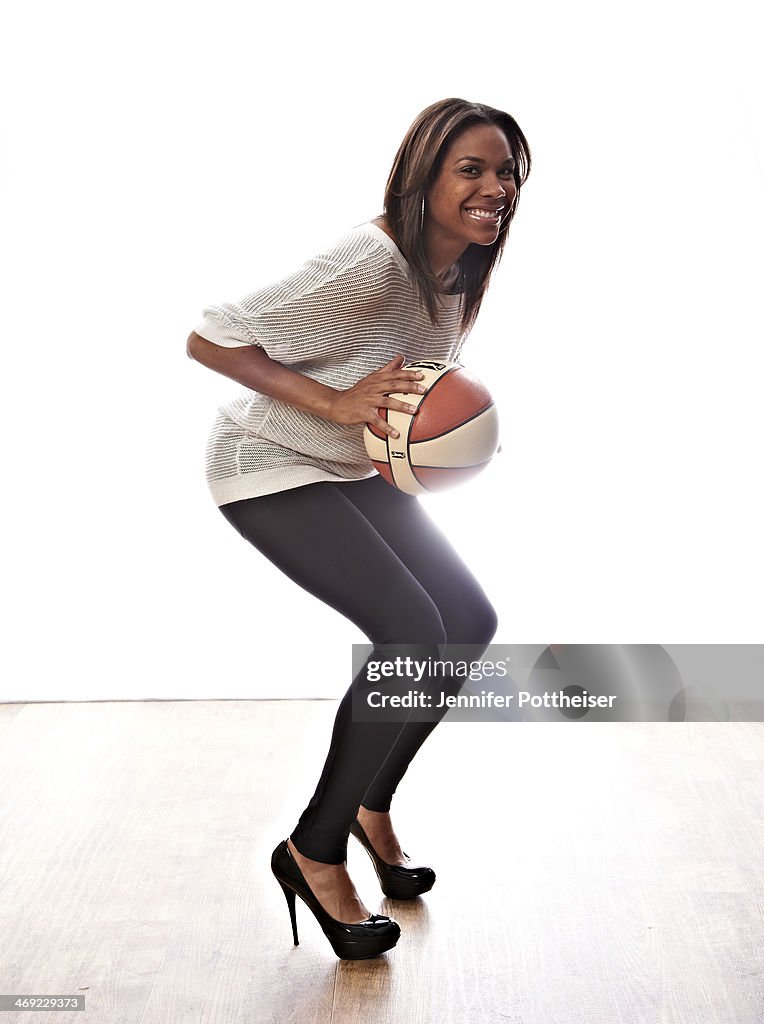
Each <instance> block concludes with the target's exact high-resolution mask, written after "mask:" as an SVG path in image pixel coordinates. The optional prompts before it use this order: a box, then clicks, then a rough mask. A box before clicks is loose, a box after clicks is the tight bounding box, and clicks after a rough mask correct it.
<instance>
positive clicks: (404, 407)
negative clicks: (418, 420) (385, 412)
mask: <svg viewBox="0 0 764 1024" xmlns="http://www.w3.org/2000/svg"><path fill="white" fill-rule="evenodd" d="M380 404H381V405H383V406H384V407H385V408H386V409H395V410H396V411H397V412H407V413H409V415H411V416H413V415H414V414H415V413H416V412H418V411H419V410H418V409H417V407H416V406H415V405H409V403H408V402H401V401H400V400H399V399H397V398H387V397H385V398H383V400H382V402H381V403H380Z"/></svg>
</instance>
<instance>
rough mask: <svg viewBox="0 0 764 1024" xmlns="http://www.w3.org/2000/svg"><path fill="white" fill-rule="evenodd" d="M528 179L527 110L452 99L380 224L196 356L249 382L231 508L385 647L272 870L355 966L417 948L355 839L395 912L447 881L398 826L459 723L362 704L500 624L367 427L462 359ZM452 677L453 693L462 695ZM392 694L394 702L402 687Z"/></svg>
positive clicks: (224, 482) (204, 335)
mask: <svg viewBox="0 0 764 1024" xmlns="http://www.w3.org/2000/svg"><path fill="white" fill-rule="evenodd" d="M529 170H530V152H529V149H528V144H527V142H526V140H525V137H524V135H523V133H522V132H521V131H520V129H519V127H518V126H517V123H516V122H515V120H514V119H513V118H512V117H510V115H509V114H506V113H504V112H503V111H500V110H496V109H495V108H493V107H488V106H485V105H483V104H477V103H469V102H467V101H466V100H461V99H446V100H441V101H440V102H438V103H434V104H433V105H432V106H430V107H428V108H427V109H426V110H424V111H422V113H421V114H420V115H419V117H418V118H417V119H416V120H415V121H414V123H413V124H412V126H411V128H410V129H409V131H408V132H407V134H406V136H405V137H404V140H403V142H402V144H401V146H400V149H399V150H398V153H397V155H396V157H395V160H394V163H393V167H392V170H391V172H390V176H389V179H388V182H387V188H386V191H385V205H384V213H383V214H382V215H381V216H379V217H377V218H375V219H374V220H373V221H370V222H366V223H364V224H359V225H357V226H356V227H355V228H353V229H352V230H351V231H348V232H346V234H345V235H344V236H343V237H342V238H341V239H340V240H339V241H338V242H337V243H336V244H335V245H334V246H333V247H331V248H330V249H329V250H327V251H325V252H323V253H321V254H320V255H319V256H318V257H316V258H315V259H312V260H308V261H307V262H306V263H305V264H304V265H303V266H302V267H301V268H300V269H299V270H298V271H296V272H295V273H294V274H293V275H291V276H290V277H288V278H286V279H285V280H283V281H280V282H278V283H276V284H273V285H269V286H268V287H266V288H261V289H260V290H258V291H256V292H253V293H252V294H250V295H247V296H245V298H243V299H242V300H241V301H240V302H238V303H230V302H227V303H221V304H218V305H214V306H208V307H207V308H206V309H205V310H204V319H203V320H202V322H201V323H200V324H198V325H197V327H196V329H195V330H194V331H192V333H191V336H190V338H189V340H188V343H187V351H188V354H189V355H190V356H192V357H193V358H194V359H196V360H198V361H199V362H200V363H202V364H203V365H205V366H207V367H209V368H210V369H212V370H215V371H216V372H218V373H222V374H225V375H226V376H229V377H232V378H233V379H234V380H237V381H238V382H239V383H241V384H243V385H244V391H243V393H242V394H241V395H240V396H239V397H238V398H236V399H234V400H233V401H232V402H230V403H229V404H228V405H226V406H224V407H222V408H221V409H220V410H219V413H218V416H217V418H216V420H215V423H214V424H213V428H212V431H211V434H210V439H209V444H208V448H207V480H208V483H209V486H210V491H211V493H212V497H213V499H214V500H215V502H216V504H217V505H218V506H219V508H220V511H221V513H222V514H223V516H224V517H225V518H226V520H228V522H229V523H231V525H232V526H233V527H234V528H235V529H236V530H237V531H238V532H239V533H240V534H241V536H242V537H244V538H245V539H246V540H247V541H249V543H250V544H252V545H253V546H254V547H256V548H257V549H258V550H259V551H260V552H262V554H263V555H265V556H266V557H267V558H268V559H270V561H271V562H273V563H274V564H275V565H276V566H278V568H279V569H281V570H282V571H283V572H284V573H285V574H286V575H287V576H288V577H289V578H290V579H292V580H293V581H294V582H295V583H297V584H298V585H299V586H301V587H303V588H304V589H305V590H307V591H308V592H309V593H311V594H314V595H315V596H316V597H317V598H318V599H319V600H321V601H324V602H325V603H326V604H328V605H330V606H331V607H332V608H334V609H336V610H337V611H339V612H340V613H341V614H343V615H345V616H346V617H347V618H348V619H349V620H350V621H351V622H353V623H355V625H357V626H358V627H359V628H360V629H361V630H362V631H363V633H364V634H365V635H366V636H367V637H368V638H369V640H371V642H372V643H373V645H374V649H373V651H372V653H371V655H370V656H369V658H368V659H367V663H366V665H365V666H364V667H363V668H362V669H361V671H360V672H359V673H358V675H357V676H356V678H355V679H354V680H353V682H352V684H351V686H350V689H349V690H348V692H347V693H346V694H345V696H344V697H343V699H342V701H341V702H340V706H339V709H338V711H337V717H336V719H335V724H334V730H333V732H332V738H331V744H330V747H329V752H328V754H327V757H326V762H325V764H324V767H323V771H322V773H321V777H320V779H319V781H318V785H317V787H316V790H315V792H314V794H313V796H312V797H311V799H310V801H309V803H308V805H307V806H306V808H305V809H304V811H303V813H302V815H301V816H300V819H299V821H298V822H297V825H296V827H295V828H294V829H293V831H292V833H291V835H290V836H289V837H288V838H287V839H285V840H283V841H282V842H281V843H279V844H278V846H277V847H276V849H275V850H274V851H273V855H272V859H271V867H272V870H273V873H274V875H275V876H276V878H277V879H278V881H279V884H280V885H281V887H282V889H283V892H284V895H285V897H286V900H287V904H288V907H289V912H290V917H291V922H292V930H293V937H294V940H295V943H296V942H297V926H296V918H295V896H296V895H299V896H300V898H301V899H302V900H303V901H304V902H305V903H306V904H307V905H308V907H309V908H310V909H311V911H312V912H313V914H314V915H315V916H316V918H317V920H318V921H319V923H320V924H321V927H322V928H323V930H324V933H325V934H326V936H327V938H328V939H329V941H330V942H331V944H332V948H333V949H334V951H335V953H336V954H337V955H338V956H340V957H342V958H345V959H362V958H366V957H371V956H376V955H378V954H379V953H382V952H385V951H386V950H388V949H391V948H392V947H393V946H394V945H395V944H396V942H397V941H398V937H399V935H400V928H399V926H398V925H397V923H396V922H395V921H393V920H392V919H390V918H388V917H385V916H381V915H378V914H370V913H369V911H368V910H367V909H366V907H365V906H364V904H363V903H362V902H361V900H360V897H359V896H358V893H357V892H356V890H355V887H354V886H353V883H352V881H351V879H350V877H349V875H348V873H347V869H346V866H345V859H346V853H347V842H348V837H349V835H350V834H351V833H352V834H353V835H354V836H355V837H356V838H357V839H358V840H359V842H361V844H362V845H363V846H364V847H365V848H366V850H367V851H368V853H369V855H370V856H371V857H372V860H373V861H374V864H375V867H376V869H377V873H378V876H379V878H380V882H381V883H382V890H383V892H384V893H385V894H386V895H387V896H388V897H390V898H401V899H402V898H411V897H415V896H420V895H422V894H423V893H425V892H427V891H428V890H429V889H430V888H431V887H432V885H433V883H434V882H435V872H434V871H433V869H432V868H430V867H427V866H423V865H417V864H416V863H415V862H414V863H411V862H410V858H409V857H408V855H407V854H405V853H404V852H403V850H402V848H401V845H400V843H399V841H398V837H397V836H396V834H395V831H394V830H393V826H392V822H391V820H390V813H389V812H390V804H391V801H392V798H393V794H394V793H395V791H396V789H397V786H398V783H399V782H400V781H401V780H402V779H403V776H404V775H405V773H406V770H407V768H408V765H409V763H410V762H411V760H412V758H413V757H414V756H415V754H416V752H417V751H418V750H419V748H420V747H421V745H422V744H423V743H424V741H425V740H426V738H427V737H428V736H429V734H430V733H431V732H432V730H433V729H434V728H435V726H436V725H437V723H438V721H439V720H440V718H442V716H443V714H444V713H445V709H443V710H441V711H435V710H433V711H432V713H431V714H430V715H428V716H427V717H426V718H422V717H419V718H418V719H417V720H416V721H413V720H412V721H408V720H405V719H404V720H402V721H391V720H389V719H383V720H379V721H366V720H362V721H356V720H355V719H354V717H353V714H352V708H353V697H354V696H355V695H356V694H358V693H359V692H360V691H366V690H368V689H369V688H370V687H371V685H372V680H371V678H370V674H369V664H370V663H372V662H373V661H375V660H376V661H379V660H380V658H382V659H383V660H386V659H387V658H389V657H390V655H391V654H393V655H394V656H396V657H403V658H408V657H414V658H415V659H429V658H439V657H443V658H444V659H445V660H448V661H452V662H454V663H457V662H461V661H473V660H475V659H476V658H478V657H480V656H481V655H482V653H483V651H485V649H486V647H487V646H488V644H489V643H490V641H491V639H492V637H493V635H494V633H495V630H496V625H497V619H496V613H495V611H494V609H493V607H492V605H491V603H490V601H489V600H488V598H487V597H486V595H485V593H484V592H483V590H482V588H481V586H480V584H479V583H478V581H477V580H476V579H475V578H474V576H473V575H472V573H471V572H470V570H469V569H468V568H467V566H466V565H465V564H464V563H463V562H462V560H461V558H460V557H459V555H458V554H457V552H456V551H455V550H454V549H453V548H452V547H451V545H450V544H449V542H448V540H447V539H446V537H444V536H443V534H442V533H441V532H440V530H438V529H437V527H436V526H435V525H434V524H433V523H432V522H431V521H430V519H429V518H428V516H427V515H426V514H425V511H424V509H423V508H421V507H420V505H419V504H418V501H417V499H416V498H415V497H412V496H411V495H408V494H405V493H404V492H403V491H400V490H397V489H396V488H394V487H391V486H390V485H389V484H387V482H386V481H385V480H384V479H383V478H382V477H381V476H380V475H379V474H378V473H377V472H376V470H375V469H374V467H373V465H372V463H371V460H370V459H369V456H368V454H367V452H366V449H365V446H364V443H363V426H364V424H367V423H368V424H372V425H374V426H375V427H377V429H378V430H379V431H380V432H381V433H383V434H384V435H388V434H394V433H395V431H394V428H393V427H392V426H391V425H390V423H389V422H388V421H387V419H385V418H383V417H382V416H380V414H379V412H380V410H381V409H397V410H399V411H404V412H411V413H412V414H416V407H415V406H413V405H411V404H410V403H408V402H406V401H405V400H403V399H404V398H405V396H406V395H407V394H408V393H417V392H419V393H421V392H422V391H423V390H424V388H423V386H422V385H421V383H420V381H421V379H422V376H423V375H422V374H421V373H420V372H419V371H418V370H417V369H416V368H415V367H404V366H403V363H404V362H405V357H404V355H403V354H402V353H403V352H404V351H407V352H410V353H412V354H415V355H416V357H417V358H418V359H420V360H421V359H433V360H438V361H444V360H445V361H447V362H448V361H454V362H455V361H457V359H458V356H459V353H460V350H461V347H462V344H463V342H464V339H465V337H466V335H467V333H468V332H469V329H470V327H471V326H472V323H473V322H474V319H475V317H476V316H477V313H478V310H479V308H480V303H481V300H482V297H483V294H484V292H485V288H486V286H487V284H488V281H489V278H490V276H491V272H492V270H493V268H494V266H495V265H496V262H497V260H498V259H499V257H500V255H501V252H502V249H503V246H504V243H505V240H506V234H507V229H508V228H509V224H510V222H511V220H512V218H513V216H514V214H515V210H516V209H517V202H518V198H519V195H520V189H521V187H522V185H523V183H524V182H525V179H526V177H527V175H528V172H529ZM412 346H413V351H412ZM394 394H398V396H399V397H392V396H393V395H394ZM264 639H267V638H264ZM311 653H312V652H310V651H305V652H304V654H305V663H304V671H305V674H306V676H307V675H309V672H310V664H311ZM439 682H440V689H444V690H446V689H447V690H448V691H449V693H452V694H454V695H455V694H456V693H458V691H459V689H460V688H461V685H462V684H463V682H464V680H463V679H458V678H451V679H445V680H444V679H440V681H439ZM385 685H386V687H387V690H388V693H386V694H385V696H386V697H387V696H388V695H390V692H391V691H392V688H393V685H394V681H391V680H387V679H386V681H385Z"/></svg>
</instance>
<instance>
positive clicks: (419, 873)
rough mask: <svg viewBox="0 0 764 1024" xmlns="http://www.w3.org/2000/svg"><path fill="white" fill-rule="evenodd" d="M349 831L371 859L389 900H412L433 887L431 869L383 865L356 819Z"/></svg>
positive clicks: (432, 872)
mask: <svg viewBox="0 0 764 1024" xmlns="http://www.w3.org/2000/svg"><path fill="white" fill-rule="evenodd" d="M350 831H351V832H352V833H353V835H354V836H355V837H356V839H357V840H358V842H359V843H360V844H361V846H363V848H364V849H365V850H366V852H367V853H368V854H369V856H370V857H371V859H372V862H373V864H374V870H375V871H376V872H377V878H378V879H379V884H380V886H381V887H382V892H383V893H384V894H385V896H388V897H389V898H390V899H391V900H413V899H414V898H415V897H416V896H421V895H422V894H423V893H425V892H429V891H430V889H432V887H433V885H435V872H434V871H433V870H432V868H426V867H415V868H404V867H400V866H399V865H398V864H387V863H385V861H383V860H382V858H381V857H380V856H379V854H378V853H377V851H376V850H375V849H374V847H373V846H372V845H371V840H370V839H369V837H368V836H367V835H366V833H365V832H364V830H363V826H362V825H361V823H360V821H359V820H358V819H357V818H356V820H355V821H354V822H353V824H352V825H351V826H350Z"/></svg>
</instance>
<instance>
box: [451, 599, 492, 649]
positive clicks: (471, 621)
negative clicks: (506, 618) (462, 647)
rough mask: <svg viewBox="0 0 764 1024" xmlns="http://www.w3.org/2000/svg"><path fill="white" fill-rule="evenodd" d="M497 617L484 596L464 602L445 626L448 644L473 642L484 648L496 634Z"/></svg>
mask: <svg viewBox="0 0 764 1024" xmlns="http://www.w3.org/2000/svg"><path fill="white" fill-rule="evenodd" d="M498 626H499V617H498V615H497V614H496V609H495V608H494V607H493V605H492V604H491V602H490V601H489V600H488V598H486V597H481V598H479V599H475V600H472V601H470V602H469V603H467V604H465V606H464V607H463V608H462V609H461V611H460V614H459V615H458V616H457V617H456V618H455V620H454V621H453V622H451V621H450V622H449V623H448V626H447V635H448V643H449V644H474V645H476V646H479V647H482V648H483V649H485V648H486V647H487V646H488V645H489V644H490V642H491V640H493V638H494V636H495V635H496V630H497V629H498Z"/></svg>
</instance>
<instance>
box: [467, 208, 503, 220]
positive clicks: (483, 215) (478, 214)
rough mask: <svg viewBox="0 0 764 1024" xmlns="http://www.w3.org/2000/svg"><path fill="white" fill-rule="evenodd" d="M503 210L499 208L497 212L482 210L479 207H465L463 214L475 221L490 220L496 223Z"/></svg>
mask: <svg viewBox="0 0 764 1024" xmlns="http://www.w3.org/2000/svg"><path fill="white" fill-rule="evenodd" d="M503 209H504V207H503V206H500V207H499V208H498V210H484V209H481V207H479V206H465V207H464V210H465V213H468V214H469V215H470V217H474V218H475V220H492V221H498V220H500V219H501V211H502V210H503Z"/></svg>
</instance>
